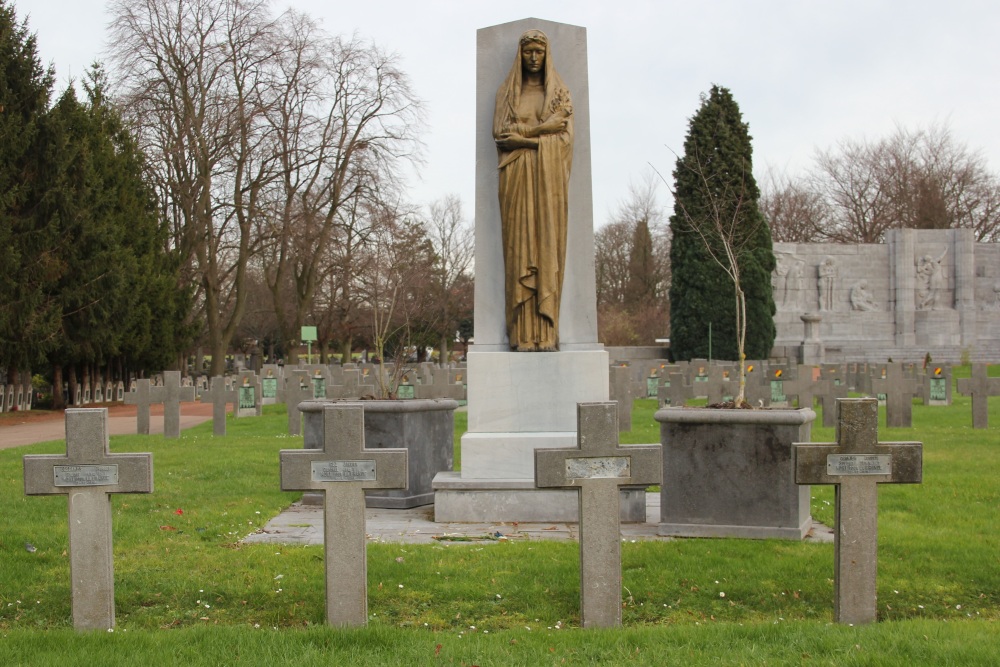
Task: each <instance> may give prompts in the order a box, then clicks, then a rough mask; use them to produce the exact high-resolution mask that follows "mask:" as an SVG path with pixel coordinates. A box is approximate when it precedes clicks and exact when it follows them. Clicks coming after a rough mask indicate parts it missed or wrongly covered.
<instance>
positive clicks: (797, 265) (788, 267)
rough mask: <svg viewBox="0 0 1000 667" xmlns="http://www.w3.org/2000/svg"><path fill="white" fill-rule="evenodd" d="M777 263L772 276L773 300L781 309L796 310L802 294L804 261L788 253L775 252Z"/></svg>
mask: <svg viewBox="0 0 1000 667" xmlns="http://www.w3.org/2000/svg"><path fill="white" fill-rule="evenodd" d="M775 257H776V259H777V264H776V266H775V269H774V276H772V280H771V285H772V287H773V288H774V302H775V304H777V305H778V306H781V308H782V309H783V310H786V309H787V310H797V309H798V308H799V300H800V297H801V294H802V278H803V275H804V269H805V262H803V261H802V260H801V259H799V258H798V257H796V256H795V255H791V254H788V253H775Z"/></svg>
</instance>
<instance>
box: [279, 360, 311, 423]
mask: <svg viewBox="0 0 1000 667" xmlns="http://www.w3.org/2000/svg"><path fill="white" fill-rule="evenodd" d="M284 394H285V407H286V408H287V410H288V435H301V434H302V413H301V412H299V403H301V402H302V401H308V400H309V399H311V398H312V397H313V388H312V384H310V382H309V373H308V372H307V371H300V370H293V371H292V372H291V374H290V375H286V376H285V391H284Z"/></svg>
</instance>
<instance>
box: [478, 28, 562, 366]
mask: <svg viewBox="0 0 1000 667" xmlns="http://www.w3.org/2000/svg"><path fill="white" fill-rule="evenodd" d="M572 116H573V105H572V101H571V99H570V95H569V90H568V89H567V88H566V85H565V84H564V83H563V81H562V79H561V78H560V76H559V74H558V73H557V72H556V69H555V67H554V66H553V64H552V52H551V50H550V49H549V39H548V37H546V36H545V33H543V32H541V31H540V30H529V31H528V32H526V33H524V34H523V35H521V39H520V41H519V43H518V48H517V55H516V56H515V57H514V64H513V66H512V67H511V69H510V73H509V74H508V75H507V78H506V80H504V82H503V85H502V86H500V89H499V90H498V91H497V97H496V110H495V111H494V114H493V138H494V139H495V140H496V144H497V152H498V153H499V159H500V162H499V171H500V174H499V176H500V191H499V195H500V219H501V222H502V225H503V260H504V278H505V283H506V297H507V301H506V304H507V307H506V312H507V336H508V338H509V339H510V347H511V349H512V350H518V351H521V352H551V351H555V350H557V349H558V345H559V299H560V297H561V295H562V283H563V273H564V269H565V266H566V223H567V212H568V207H569V197H568V194H569V172H570V165H571V163H572V161H573V119H572Z"/></svg>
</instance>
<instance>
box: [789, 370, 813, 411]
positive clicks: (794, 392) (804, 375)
mask: <svg viewBox="0 0 1000 667" xmlns="http://www.w3.org/2000/svg"><path fill="white" fill-rule="evenodd" d="M813 371H814V367H813V366H805V365H803V366H799V367H798V368H797V369H796V371H795V377H794V378H791V379H789V378H788V377H787V376H786V377H785V379H784V381H783V382H782V391H784V393H785V398H787V399H788V405H789V407H791V404H792V399H795V401H796V403H797V407H799V408H809V409H810V410H811V409H812V407H813V404H814V403H815V402H816V392H817V391H819V390H820V387H819V386H818V384H817V382H816V381H815V380H814V379H813Z"/></svg>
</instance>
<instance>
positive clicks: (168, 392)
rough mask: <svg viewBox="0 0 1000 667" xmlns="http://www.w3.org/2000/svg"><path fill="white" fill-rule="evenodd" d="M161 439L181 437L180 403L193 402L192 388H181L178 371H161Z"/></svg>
mask: <svg viewBox="0 0 1000 667" xmlns="http://www.w3.org/2000/svg"><path fill="white" fill-rule="evenodd" d="M163 391H164V394H163V437H164V438H179V437H181V401H193V400H194V387H182V386H181V372H180V371H163Z"/></svg>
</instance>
